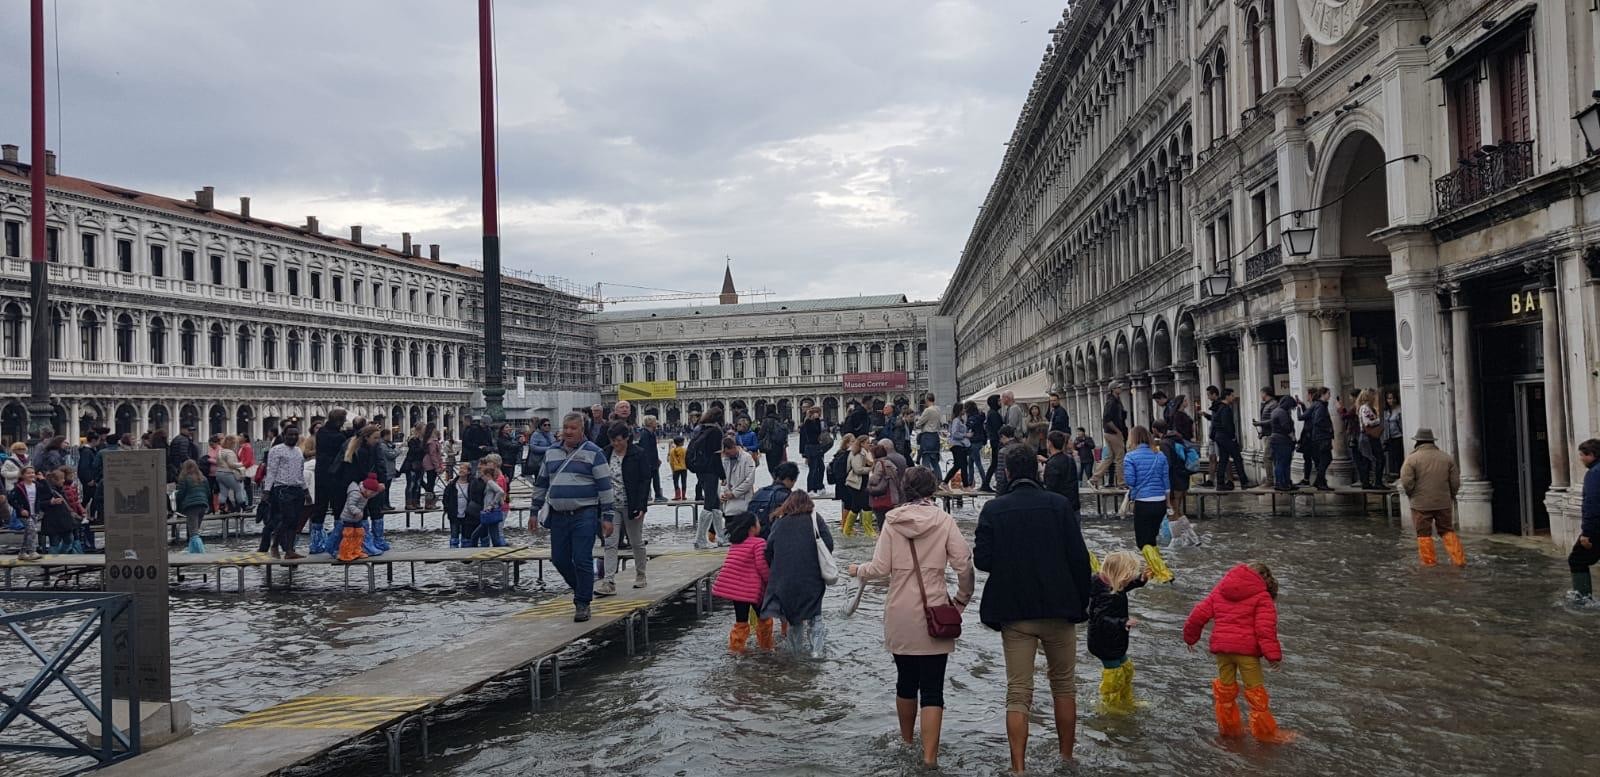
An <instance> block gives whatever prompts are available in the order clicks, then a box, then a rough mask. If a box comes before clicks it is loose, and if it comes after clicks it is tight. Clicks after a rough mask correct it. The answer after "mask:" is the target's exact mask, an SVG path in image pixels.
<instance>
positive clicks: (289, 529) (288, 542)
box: [272, 486, 343, 553]
mask: <svg viewBox="0 0 1600 777" xmlns="http://www.w3.org/2000/svg"><path fill="white" fill-rule="evenodd" d="M319 493H320V492H319ZM305 503H306V490H305V489H304V488H301V487H300V486H277V487H276V488H273V489H272V514H273V519H272V520H273V522H274V523H275V524H276V525H275V527H274V529H273V533H272V545H273V547H275V548H277V549H279V550H282V551H283V552H284V553H293V552H294V542H295V538H296V536H298V535H299V534H300V521H299V520H297V518H298V516H299V515H300V511H301V510H302V509H303V508H304V506H305ZM342 507H343V505H341V508H342Z"/></svg>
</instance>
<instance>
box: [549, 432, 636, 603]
mask: <svg viewBox="0 0 1600 777" xmlns="http://www.w3.org/2000/svg"><path fill="white" fill-rule="evenodd" d="M583 424H584V418H583V415H582V414H580V413H568V414H567V415H566V417H565V418H562V419H561V444H560V445H557V446H555V447H553V448H551V449H550V450H549V452H547V453H545V455H544V469H542V470H541V471H540V472H539V475H538V477H536V478H534V480H533V506H532V510H533V513H532V514H533V515H538V514H539V511H540V510H541V509H543V507H544V505H545V502H546V501H548V502H549V503H550V515H549V517H547V518H546V519H545V523H544V526H545V528H546V529H549V530H550V561H551V563H553V564H555V567H556V571H558V572H560V573H561V578H562V579H563V580H565V581H567V586H568V587H570V588H571V589H572V603H573V605H574V608H575V609H574V613H573V616H572V619H573V620H574V621H577V622H579V623H582V622H584V621H586V620H589V602H591V601H592V600H593V599H594V540H595V537H596V536H599V534H600V531H599V529H600V528H601V524H602V522H603V525H604V526H609V527H611V531H616V529H617V510H616V493H615V490H614V489H613V487H612V477H611V465H609V464H607V463H606V457H605V453H604V452H602V451H601V450H600V447H599V446H597V445H595V444H594V443H592V442H589V440H588V439H587V438H586V437H585V435H584V430H583ZM607 533H608V534H609V533H610V532H607Z"/></svg>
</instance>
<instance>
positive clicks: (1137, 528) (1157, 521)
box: [1133, 500, 1167, 548]
mask: <svg viewBox="0 0 1600 777" xmlns="http://www.w3.org/2000/svg"><path fill="white" fill-rule="evenodd" d="M1165 517H1167V502H1166V500H1162V501H1160V502H1134V503H1133V544H1134V546H1135V547H1140V548H1143V547H1144V546H1146V545H1154V544H1156V538H1157V537H1160V536H1161V519H1163V518H1165Z"/></svg>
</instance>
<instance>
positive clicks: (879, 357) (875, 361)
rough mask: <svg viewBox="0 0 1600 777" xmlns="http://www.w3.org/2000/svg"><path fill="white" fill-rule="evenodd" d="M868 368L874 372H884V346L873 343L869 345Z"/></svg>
mask: <svg viewBox="0 0 1600 777" xmlns="http://www.w3.org/2000/svg"><path fill="white" fill-rule="evenodd" d="M867 369H868V370H871V371H872V372H883V346H882V345H880V344H878V343H873V344H872V345H870V346H868V347H867Z"/></svg>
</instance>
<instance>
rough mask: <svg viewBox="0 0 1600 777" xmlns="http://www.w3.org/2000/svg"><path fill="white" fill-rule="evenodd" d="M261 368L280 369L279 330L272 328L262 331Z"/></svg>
mask: <svg viewBox="0 0 1600 777" xmlns="http://www.w3.org/2000/svg"><path fill="white" fill-rule="evenodd" d="M261 366H262V367H263V368H265V369H269V370H275V369H278V330H276V329H273V328H272V327H270V326H269V327H266V328H265V329H262V330H261Z"/></svg>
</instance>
